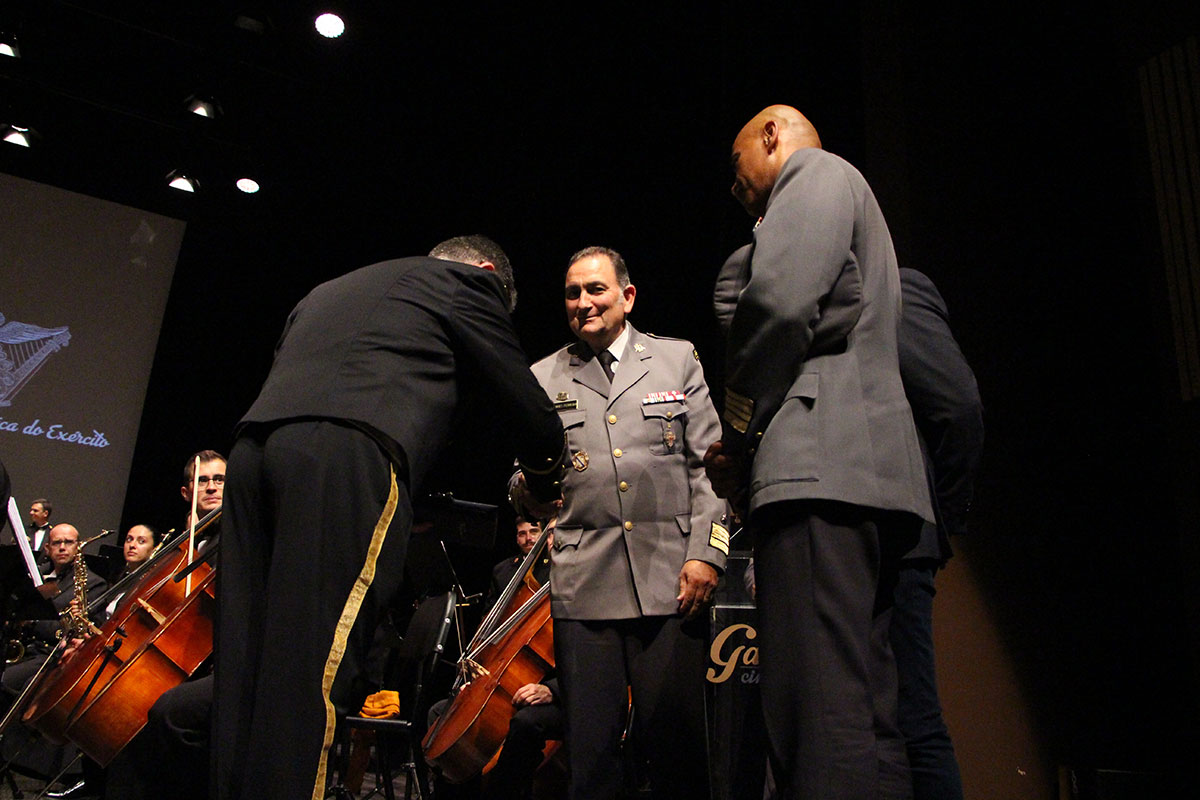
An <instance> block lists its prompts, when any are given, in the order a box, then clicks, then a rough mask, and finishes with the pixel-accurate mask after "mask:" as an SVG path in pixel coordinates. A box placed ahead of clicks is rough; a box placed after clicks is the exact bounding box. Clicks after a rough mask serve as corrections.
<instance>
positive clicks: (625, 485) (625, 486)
mask: <svg viewBox="0 0 1200 800" xmlns="http://www.w3.org/2000/svg"><path fill="white" fill-rule="evenodd" d="M621 491H622V492H628V491H629V484H628V483H626V482H625V481H621Z"/></svg>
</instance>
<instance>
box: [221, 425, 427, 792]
mask: <svg viewBox="0 0 1200 800" xmlns="http://www.w3.org/2000/svg"><path fill="white" fill-rule="evenodd" d="M226 473H227V480H226V491H225V506H224V515H223V519H222V522H221V553H220V565H219V569H218V571H217V580H218V588H217V597H218V598H219V600H220V602H219V608H218V613H217V649H216V669H215V680H216V686H215V697H214V705H213V747H214V776H215V789H216V796H217V797H218V798H221V799H222V800H235V799H236V798H244V797H251V796H253V797H257V798H264V800H273V799H274V800H301V798H310V797H311V798H314V800H320V798H322V797H323V796H324V791H325V776H326V764H327V759H328V753H329V747H330V745H331V744H332V742H333V732H334V726H335V722H336V718H337V716H338V715H339V714H344V713H346V712H347V711H349V710H351V707H352V706H353V705H354V704H355V702H356V701H361V699H362V694H363V693H364V691H363V687H362V686H361V685H360V683H359V678H360V676H361V673H362V667H363V664H364V662H365V659H366V654H367V650H368V648H369V646H370V643H371V636H372V633H373V631H374V630H375V627H376V625H377V623H378V620H379V616H380V614H381V611H382V609H383V608H384V607H385V606H386V604H387V602H388V600H389V599H390V598H391V596H392V595H393V594H394V593H395V592H396V590H397V589H398V587H399V585H400V581H401V578H402V572H403V565H404V554H405V550H406V547H407V544H408V534H409V531H410V528H411V526H412V507H411V503H410V500H409V496H408V488H407V486H405V485H404V482H403V481H401V482H397V479H396V476H395V473H394V470H393V469H392V468H391V466H390V462H389V460H388V458H387V457H386V455H385V454H384V452H383V450H381V449H380V447H379V446H378V445H377V444H376V443H375V441H374V440H372V439H371V438H370V437H369V436H367V435H366V434H364V433H363V432H361V431H359V430H358V429H356V428H353V427H350V426H347V425H343V424H340V423H338V422H333V421H302V422H293V423H288V424H284V425H280V426H278V427H274V428H270V429H266V430H262V429H257V430H251V431H249V432H247V433H244V434H243V435H242V436H241V438H239V439H238V441H237V442H236V443H235V444H234V446H233V450H232V452H231V453H230V457H229V463H228V467H227V469H226Z"/></svg>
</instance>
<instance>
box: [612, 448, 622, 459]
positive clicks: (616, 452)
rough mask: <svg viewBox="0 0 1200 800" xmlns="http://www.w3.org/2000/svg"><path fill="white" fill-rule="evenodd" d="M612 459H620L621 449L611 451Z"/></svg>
mask: <svg viewBox="0 0 1200 800" xmlns="http://www.w3.org/2000/svg"><path fill="white" fill-rule="evenodd" d="M613 457H614V458H620V457H621V448H619V447H618V448H617V449H616V450H613Z"/></svg>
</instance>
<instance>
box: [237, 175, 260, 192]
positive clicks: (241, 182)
mask: <svg viewBox="0 0 1200 800" xmlns="http://www.w3.org/2000/svg"><path fill="white" fill-rule="evenodd" d="M237 188H239V189H241V190H242V191H243V192H245V193H246V194H254V193H255V192H257V191H258V190H259V185H258V181H256V180H254V178H238V179H237Z"/></svg>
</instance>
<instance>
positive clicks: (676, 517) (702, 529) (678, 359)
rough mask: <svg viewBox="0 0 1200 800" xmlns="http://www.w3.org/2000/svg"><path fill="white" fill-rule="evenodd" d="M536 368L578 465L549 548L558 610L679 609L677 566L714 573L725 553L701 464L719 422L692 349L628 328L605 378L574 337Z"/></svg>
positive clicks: (606, 614) (583, 613)
mask: <svg viewBox="0 0 1200 800" xmlns="http://www.w3.org/2000/svg"><path fill="white" fill-rule="evenodd" d="M626 324H628V322H627V323H626ZM533 374H534V376H535V377H536V378H537V379H538V381H539V382H540V383H541V384H542V388H544V389H545V390H546V394H547V395H549V397H550V399H551V400H553V401H554V402H555V405H556V406H557V408H558V413H559V417H560V418H561V420H562V424H563V428H564V429H565V430H566V433H567V443H568V447H569V449H570V452H571V457H572V465H573V467H574V469H571V470H568V471H567V477H566V480H565V482H564V501H565V502H564V505H563V510H562V513H561V515H560V516H559V519H558V528H557V529H556V530H555V533H554V549H553V551H552V553H551V572H550V575H551V578H550V586H551V609H552V613H553V615H554V617H555V618H565V619H632V618H636V617H640V616H656V615H671V614H675V613H676V610H677V607H678V603H677V602H676V600H675V598H676V596H677V595H678V594H679V571H680V569H681V568H682V567H683V563H684V562H685V561H687V560H691V559H698V560H700V561H706V562H708V563H709V564H712V565H713V566H714V567H716V568H717V569H718V571H720V570H723V569H724V567H725V556H726V554H727V553H728V552H729V539H728V533H727V532H726V530H725V529H724V528H723V527H722V526H721V516H722V514H723V513H724V511H725V505H724V503H723V502H722V501H721V500H718V499H717V496H716V495H715V494H714V493H713V490H712V486H711V485H710V484H709V482H708V478H707V477H705V475H704V466H703V463H702V458H703V456H704V451H705V450H706V449H707V448H708V446H709V445H710V444H711V443H712V442H714V441H716V439H717V438H718V436H719V432H720V421H719V419H718V417H717V412H716V410H715V409H714V408H713V404H712V401H711V399H710V398H709V396H708V386H707V384H706V383H705V382H704V371H703V369H702V368H701V366H700V363H699V358H698V357H697V355H696V351H695V350H694V349H693V347H692V345H691V343H690V342H685V341H682V340H680V339H664V338H659V337H656V336H648V335H646V334H643V333H640V332H639V331H637V330H636V329H634V328H633V326H630V330H629V341H628V343H627V344H626V347H625V353H624V355H623V356H622V358H621V361H620V363H619V364H618V366H617V368H616V375H615V377H614V380H613V384H612V386H609V383H608V379H607V378H605V376H604V369H603V367H602V366H601V365H600V362H599V360H598V359H596V358H593V357H591V351H590V349H589V348H588V347H587V345H585V344H583V343H582V342H576V343H575V344H573V345H571V346H570V347H565V348H563V349H562V350H559V351H558V352H557V353H554V354H553V355H551V356H548V357H546V358H544V359H542V360H541V361H539V362H537V363H536V364H534V365H533Z"/></svg>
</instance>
